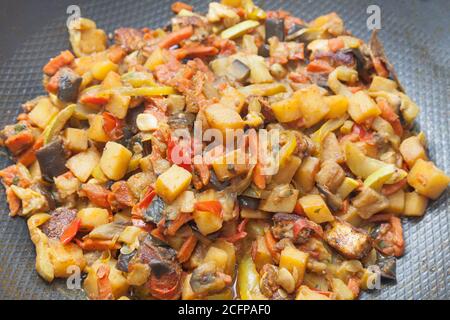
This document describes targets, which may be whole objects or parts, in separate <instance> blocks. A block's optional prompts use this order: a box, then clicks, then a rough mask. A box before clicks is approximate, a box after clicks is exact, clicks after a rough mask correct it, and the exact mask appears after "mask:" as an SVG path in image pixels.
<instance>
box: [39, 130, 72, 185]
mask: <svg viewBox="0 0 450 320" xmlns="http://www.w3.org/2000/svg"><path fill="white" fill-rule="evenodd" d="M36 158H37V160H38V162H39V167H40V168H41V173H42V178H43V179H44V180H46V181H48V182H53V178H55V177H57V176H59V175H61V174H63V173H64V172H66V171H67V168H66V154H65V150H64V145H63V142H62V140H60V139H59V140H55V141H54V142H52V143H50V144H48V145H46V146H45V147H43V148H41V149H39V150H38V151H37V152H36Z"/></svg>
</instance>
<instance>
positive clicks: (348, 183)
mask: <svg viewBox="0 0 450 320" xmlns="http://www.w3.org/2000/svg"><path fill="white" fill-rule="evenodd" d="M358 187H359V182H358V181H356V180H355V179H352V178H349V177H345V178H344V181H343V182H342V184H341V185H340V187H339V188H338V189H337V191H336V194H337V195H338V196H339V197H340V198H341V199H345V198H347V197H348V195H349V194H350V193H352V192H353V190H355V189H356V188H358Z"/></svg>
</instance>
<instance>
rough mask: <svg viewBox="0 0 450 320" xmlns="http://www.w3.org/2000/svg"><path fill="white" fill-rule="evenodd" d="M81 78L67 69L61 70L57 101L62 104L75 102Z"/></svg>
mask: <svg viewBox="0 0 450 320" xmlns="http://www.w3.org/2000/svg"><path fill="white" fill-rule="evenodd" d="M81 81H82V78H81V77H80V76H79V75H77V74H76V73H75V72H73V71H72V70H71V69H69V68H63V69H61V70H60V72H59V77H58V93H57V96H58V99H59V100H61V101H64V102H75V101H77V97H78V90H79V89H80V85H81Z"/></svg>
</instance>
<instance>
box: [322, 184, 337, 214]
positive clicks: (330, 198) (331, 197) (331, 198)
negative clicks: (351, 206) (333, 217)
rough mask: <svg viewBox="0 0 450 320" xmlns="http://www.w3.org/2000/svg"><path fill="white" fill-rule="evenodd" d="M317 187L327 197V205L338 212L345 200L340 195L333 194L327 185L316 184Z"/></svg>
mask: <svg viewBox="0 0 450 320" xmlns="http://www.w3.org/2000/svg"><path fill="white" fill-rule="evenodd" d="M316 187H317V189H319V192H320V193H321V194H322V195H323V196H324V197H325V202H326V203H327V205H328V206H329V207H330V208H331V210H333V212H338V211H340V210H341V209H342V206H343V201H342V199H341V198H339V196H337V195H335V194H333V193H331V192H330V190H328V188H327V187H324V186H322V185H321V184H319V183H317V184H316Z"/></svg>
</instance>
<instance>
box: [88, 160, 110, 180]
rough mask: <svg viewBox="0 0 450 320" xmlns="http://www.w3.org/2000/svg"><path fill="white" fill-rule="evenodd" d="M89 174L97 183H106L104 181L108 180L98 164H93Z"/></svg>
mask: <svg viewBox="0 0 450 320" xmlns="http://www.w3.org/2000/svg"><path fill="white" fill-rule="evenodd" d="M91 175H92V177H93V178H94V179H95V180H97V181H98V182H99V183H106V182H108V177H107V176H105V174H104V173H103V171H102V168H100V164H98V165H96V166H95V168H94V170H92V173H91Z"/></svg>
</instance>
